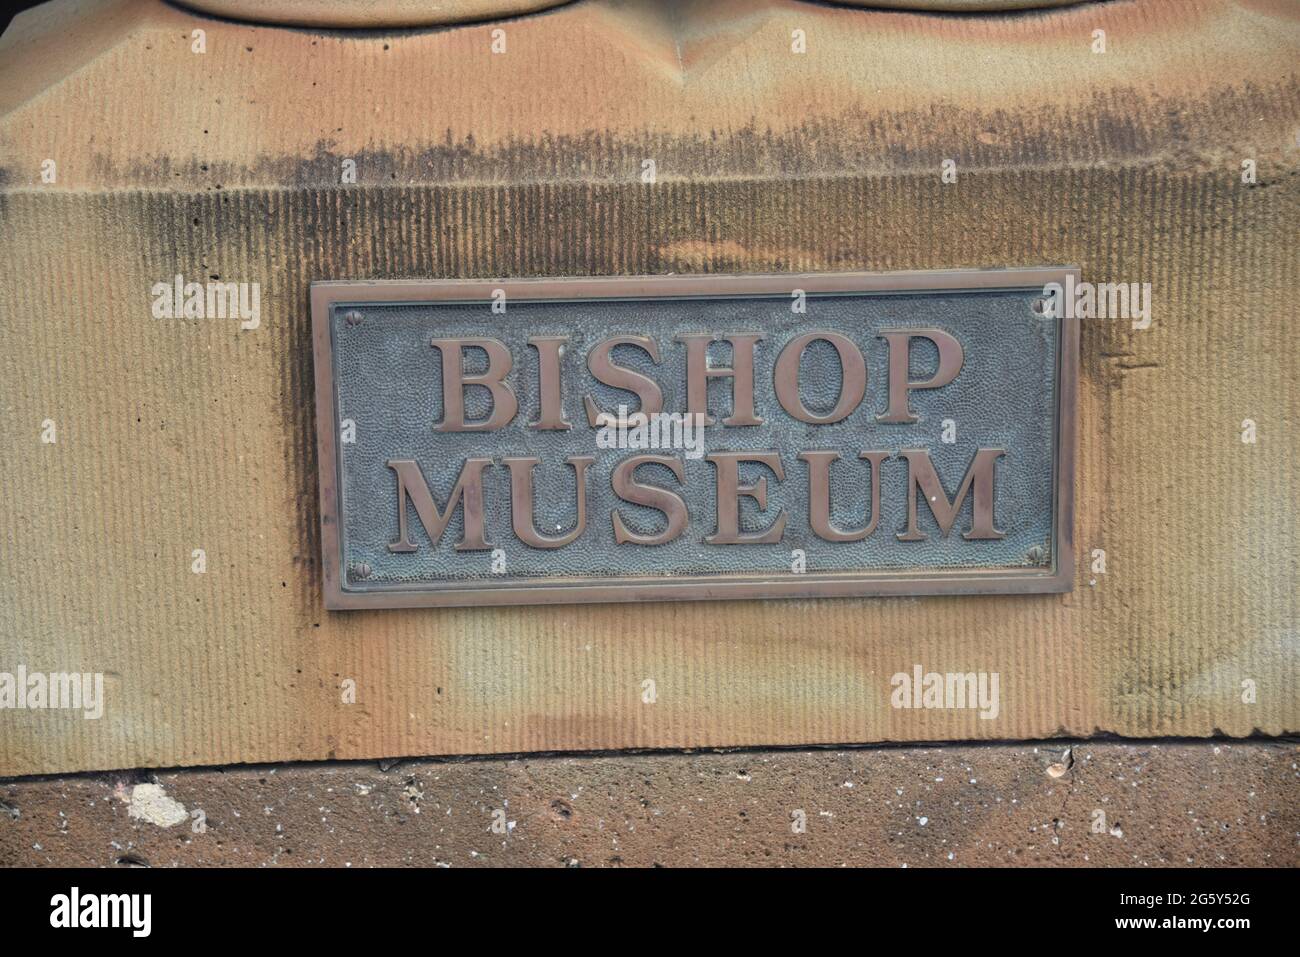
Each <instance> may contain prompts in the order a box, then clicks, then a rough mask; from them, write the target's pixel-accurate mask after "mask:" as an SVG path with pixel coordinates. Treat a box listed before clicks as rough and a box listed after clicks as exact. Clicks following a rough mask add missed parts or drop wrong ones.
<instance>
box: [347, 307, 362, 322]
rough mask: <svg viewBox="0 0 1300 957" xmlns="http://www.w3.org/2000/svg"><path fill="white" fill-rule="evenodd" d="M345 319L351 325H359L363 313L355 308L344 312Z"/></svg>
mask: <svg viewBox="0 0 1300 957" xmlns="http://www.w3.org/2000/svg"><path fill="white" fill-rule="evenodd" d="M343 321H344V322H346V323H347V324H348V325H349V326H359V325H361V313H359V312H357V311H356V310H355V309H353V310H351V311H349V312H347V313H345V314H344V316H343Z"/></svg>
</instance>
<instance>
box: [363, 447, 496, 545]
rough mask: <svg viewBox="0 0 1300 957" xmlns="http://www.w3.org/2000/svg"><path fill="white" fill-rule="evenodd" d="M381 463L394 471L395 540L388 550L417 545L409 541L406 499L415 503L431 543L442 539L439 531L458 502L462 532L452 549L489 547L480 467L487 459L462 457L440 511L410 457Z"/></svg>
mask: <svg viewBox="0 0 1300 957" xmlns="http://www.w3.org/2000/svg"><path fill="white" fill-rule="evenodd" d="M384 464H385V465H387V466H388V467H389V468H390V469H392V470H393V472H394V473H396V475H397V541H395V542H393V543H391V544H390V545H389V546H388V550H389V551H390V552H413V551H415V550H416V549H417V548H419V546H418V545H416V544H415V543H414V542H412V541H411V535H410V528H409V526H408V524H407V518H406V501H407V499H410V501H411V504H412V505H414V506H415V514H416V515H417V516H419V519H420V524H422V525H423V526H424V530H425V531H426V532H428V533H429V538H430V540H431V541H432V542H433V543H434V544H435V545H436V544H438V542H440V541H441V540H442V533H443V531H445V530H446V528H447V523H448V522H450V521H451V515H452V513H453V512H454V511H456V506H458V505H460V506H462V507H463V513H464V519H465V536H464V538H462V539H461V540H460V541H459V542H457V543H456V551H458V552H465V551H473V550H476V549H484V548H491V547H492V546H491V545H489V544H488V543H487V541H486V539H485V538H484V528H483V524H484V521H483V520H484V515H483V469H484V468H485V467H486V466H488V465H491V464H492V460H491V459H466V460H465V464H464V465H462V466H461V468H460V475H458V476H457V477H456V487H455V488H453V489H452V490H451V495H449V496H448V497H447V507H446V508H445V509H443V510H441V511H439V509H438V503H437V502H435V501H434V500H433V493H432V492H430V491H429V483H428V482H426V481H425V480H424V473H423V472H421V471H420V467H419V466H418V465H416V464H415V462H413V461H412V460H410V459H389V460H388V461H387V462H385V463H384Z"/></svg>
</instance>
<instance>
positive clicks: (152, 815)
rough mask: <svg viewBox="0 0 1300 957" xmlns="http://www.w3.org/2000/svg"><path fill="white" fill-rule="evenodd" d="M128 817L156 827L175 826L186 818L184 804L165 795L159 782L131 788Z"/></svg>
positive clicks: (187, 816)
mask: <svg viewBox="0 0 1300 957" xmlns="http://www.w3.org/2000/svg"><path fill="white" fill-rule="evenodd" d="M127 814H128V815H129V816H130V817H133V818H136V819H137V820H140V821H147V822H148V823H150V824H154V825H157V826H158V827H175V826H176V825H177V824H180V823H181V822H182V821H185V820H188V819H189V815H188V814H187V813H185V805H184V804H182V803H181V802H180V801H177V800H176V799H175V798H170V797H168V796H167V792H166V791H164V790H163V787H162V785H161V784H137V785H136V786H135V787H133V788H131V806H130V807H129V808H127Z"/></svg>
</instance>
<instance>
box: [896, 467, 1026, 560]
mask: <svg viewBox="0 0 1300 957" xmlns="http://www.w3.org/2000/svg"><path fill="white" fill-rule="evenodd" d="M899 454H901V455H902V456H903V458H905V459H907V469H908V479H907V531H905V532H899V533H898V536H897V537H898V540H899V541H900V542H923V541H925V540H926V538H927V537H928V536H927V535H926V534H925V532H923V531H921V529H920V527H919V526H918V523H917V505H916V497H917V496H916V493H917V491H918V490H919V491H920V492H921V494H922V495H924V496H925V503H926V505H928V506H929V508H930V513H931V514H932V515H934V520H935V521H936V522H938V523H939V531H941V532H942V533H943V537H944V538H947V537H948V532H950V531H951V530H952V526H953V523H954V522H955V521H957V515H958V513H960V512H961V506H962V503H963V502H965V501H966V495H967V493H968V492H970V490H971V486H972V485H973V486H974V488H975V496H974V503H973V504H972V505H971V513H972V514H971V528H970V531H968V532H963V533H962V536H961V537H962V538H965V539H998V538H1003V537H1005V533H1003V532H1000V531H998V530H997V529H996V528H994V527H993V466H994V463H996V462H997V460H998V459H999V458H1001V457H1002V456H1003V455H1006V450H1005V449H980V450H979V451H978V452H976V453H975V459H974V461H972V462H971V464H970V468H968V469H967V470H966V475H965V477H964V478H963V479H962V481H961V487H960V488H958V489H957V494H956V495H955V496H953V498H952V499H951V500H949V498H948V493H947V492H946V491H944V487H943V483H942V482H940V481H939V476H938V474H937V473H936V472H935V470H934V463H933V462H931V461H930V453H929V452H928V451H926V450H925V449H903V450H902V452H901V453H899Z"/></svg>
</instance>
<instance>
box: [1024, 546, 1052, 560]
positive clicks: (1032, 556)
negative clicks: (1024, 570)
mask: <svg viewBox="0 0 1300 957" xmlns="http://www.w3.org/2000/svg"><path fill="white" fill-rule="evenodd" d="M1046 557H1047V549H1045V548H1043V546H1042V545H1035V546H1034V547H1033V548H1031V549H1030V550H1029V551H1028V552H1027V553H1026V554H1025V558H1027V559H1029V560H1030V561H1031V562H1033V563H1034V564H1035V565H1037V564H1038V563H1039V562H1041V561H1042V560H1043V559H1044V558H1046Z"/></svg>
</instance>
